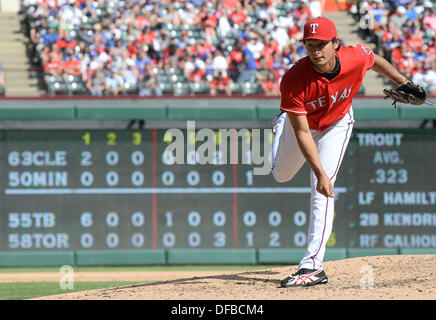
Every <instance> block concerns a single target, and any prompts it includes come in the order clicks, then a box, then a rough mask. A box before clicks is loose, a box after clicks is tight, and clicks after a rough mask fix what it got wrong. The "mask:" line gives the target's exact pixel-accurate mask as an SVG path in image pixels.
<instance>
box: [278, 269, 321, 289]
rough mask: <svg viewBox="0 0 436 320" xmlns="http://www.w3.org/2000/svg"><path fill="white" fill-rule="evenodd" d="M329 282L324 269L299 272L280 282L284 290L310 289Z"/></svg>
mask: <svg viewBox="0 0 436 320" xmlns="http://www.w3.org/2000/svg"><path fill="white" fill-rule="evenodd" d="M327 281H328V279H327V275H326V274H325V272H324V270H323V269H318V270H317V269H305V268H302V269H300V270H298V271H297V272H296V273H294V274H293V275H291V276H289V277H287V278H286V279H283V280H282V281H280V286H281V287H283V288H289V287H309V286H314V285H316V284H326V283H327Z"/></svg>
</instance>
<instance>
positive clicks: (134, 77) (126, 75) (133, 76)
mask: <svg viewBox="0 0 436 320" xmlns="http://www.w3.org/2000/svg"><path fill="white" fill-rule="evenodd" d="M122 74H123V80H124V84H125V86H126V87H129V88H132V87H136V85H137V84H138V70H137V69H136V67H135V66H134V62H133V63H131V64H128V65H127V66H126V68H125V69H124V70H123V72H122Z"/></svg>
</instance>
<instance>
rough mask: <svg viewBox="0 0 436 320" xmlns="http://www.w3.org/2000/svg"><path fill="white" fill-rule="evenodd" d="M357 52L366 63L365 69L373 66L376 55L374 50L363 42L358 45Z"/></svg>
mask: <svg viewBox="0 0 436 320" xmlns="http://www.w3.org/2000/svg"><path fill="white" fill-rule="evenodd" d="M356 54H357V55H358V56H359V57H361V59H362V60H361V61H363V62H364V63H365V65H364V70H365V71H367V70H369V69H371V68H372V66H373V65H374V61H375V55H374V52H372V50H371V49H370V48H369V47H368V46H366V45H365V44H363V43H359V44H357V45H356Z"/></svg>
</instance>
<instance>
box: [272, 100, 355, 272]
mask: <svg viewBox="0 0 436 320" xmlns="http://www.w3.org/2000/svg"><path fill="white" fill-rule="evenodd" d="M353 123H354V118H353V110H352V108H351V109H350V111H349V112H348V113H347V114H346V115H345V116H344V117H343V118H342V119H340V120H338V121H337V122H335V123H334V124H332V125H331V126H330V127H329V128H328V129H327V130H325V131H323V132H319V131H316V130H311V133H312V137H313V140H314V141H315V144H316V146H317V148H318V153H319V157H320V160H321V164H322V166H323V168H324V170H325V171H326V173H327V175H328V176H329V177H330V179H331V181H332V184H333V186H334V183H335V181H336V176H337V174H338V171H339V167H340V165H341V162H342V159H343V157H344V155H345V150H346V149H347V145H348V142H349V140H350V136H351V131H352V130H353ZM273 132H274V141H273V146H272V159H273V163H272V174H273V176H274V178H275V179H276V181H278V182H286V181H289V180H291V179H292V178H293V177H294V176H295V174H296V173H297V172H298V171H299V170H300V169H301V167H302V166H303V164H304V163H305V162H306V159H305V158H304V156H303V153H302V152H301V150H300V147H299V146H298V142H297V138H296V137H295V133H294V130H293V128H292V125H291V122H290V120H289V117H288V116H287V114H286V113H283V114H281V115H280V116H279V117H278V118H277V120H276V124H275V126H274V129H273ZM310 184H311V197H310V220H309V230H308V235H307V251H306V254H305V255H304V257H303V259H302V260H301V261H300V264H299V267H298V268H299V269H301V268H307V269H322V268H323V264H322V263H323V259H324V254H325V249H326V243H327V240H328V239H329V237H330V234H331V231H332V227H333V215H334V199H333V198H328V197H326V196H324V195H322V194H320V193H319V192H317V191H316V185H317V178H316V176H315V174H314V173H313V170H311V172H310Z"/></svg>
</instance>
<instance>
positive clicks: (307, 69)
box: [280, 43, 375, 131]
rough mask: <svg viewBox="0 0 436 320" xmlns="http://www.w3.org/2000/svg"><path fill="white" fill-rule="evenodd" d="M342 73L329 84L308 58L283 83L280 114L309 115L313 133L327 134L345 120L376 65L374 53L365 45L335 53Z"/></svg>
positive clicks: (342, 48) (291, 71) (288, 73)
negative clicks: (332, 127)
mask: <svg viewBox="0 0 436 320" xmlns="http://www.w3.org/2000/svg"><path fill="white" fill-rule="evenodd" d="M336 55H337V56H338V58H339V61H340V64H341V71H340V72H339V74H338V75H337V76H336V77H334V78H333V79H332V80H328V79H326V78H324V77H322V76H321V75H319V74H318V73H316V72H315V71H314V70H313V67H312V62H311V61H310V59H309V57H304V58H302V59H300V60H299V61H297V63H296V64H295V65H294V66H292V68H291V69H289V70H288V71H287V72H286V73H285V74H284V75H283V78H282V80H281V82H280V92H281V104H280V110H281V111H284V112H288V113H293V114H297V115H306V117H307V120H308V123H309V127H310V129H314V130H318V131H324V130H326V129H327V128H328V127H329V126H330V125H331V124H332V123H334V122H336V121H337V120H339V119H341V118H342V117H343V116H345V115H346V114H347V113H348V111H349V110H350V107H351V102H352V98H353V97H354V96H355V95H356V93H357V91H359V89H360V86H361V85H362V81H363V77H364V76H365V74H366V72H367V71H368V70H369V69H371V68H372V66H373V64H374V59H375V56H374V53H373V52H372V50H371V49H369V48H368V47H367V46H366V45H364V44H361V43H359V44H357V45H355V46H349V47H341V48H340V49H339V50H338V51H336Z"/></svg>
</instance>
